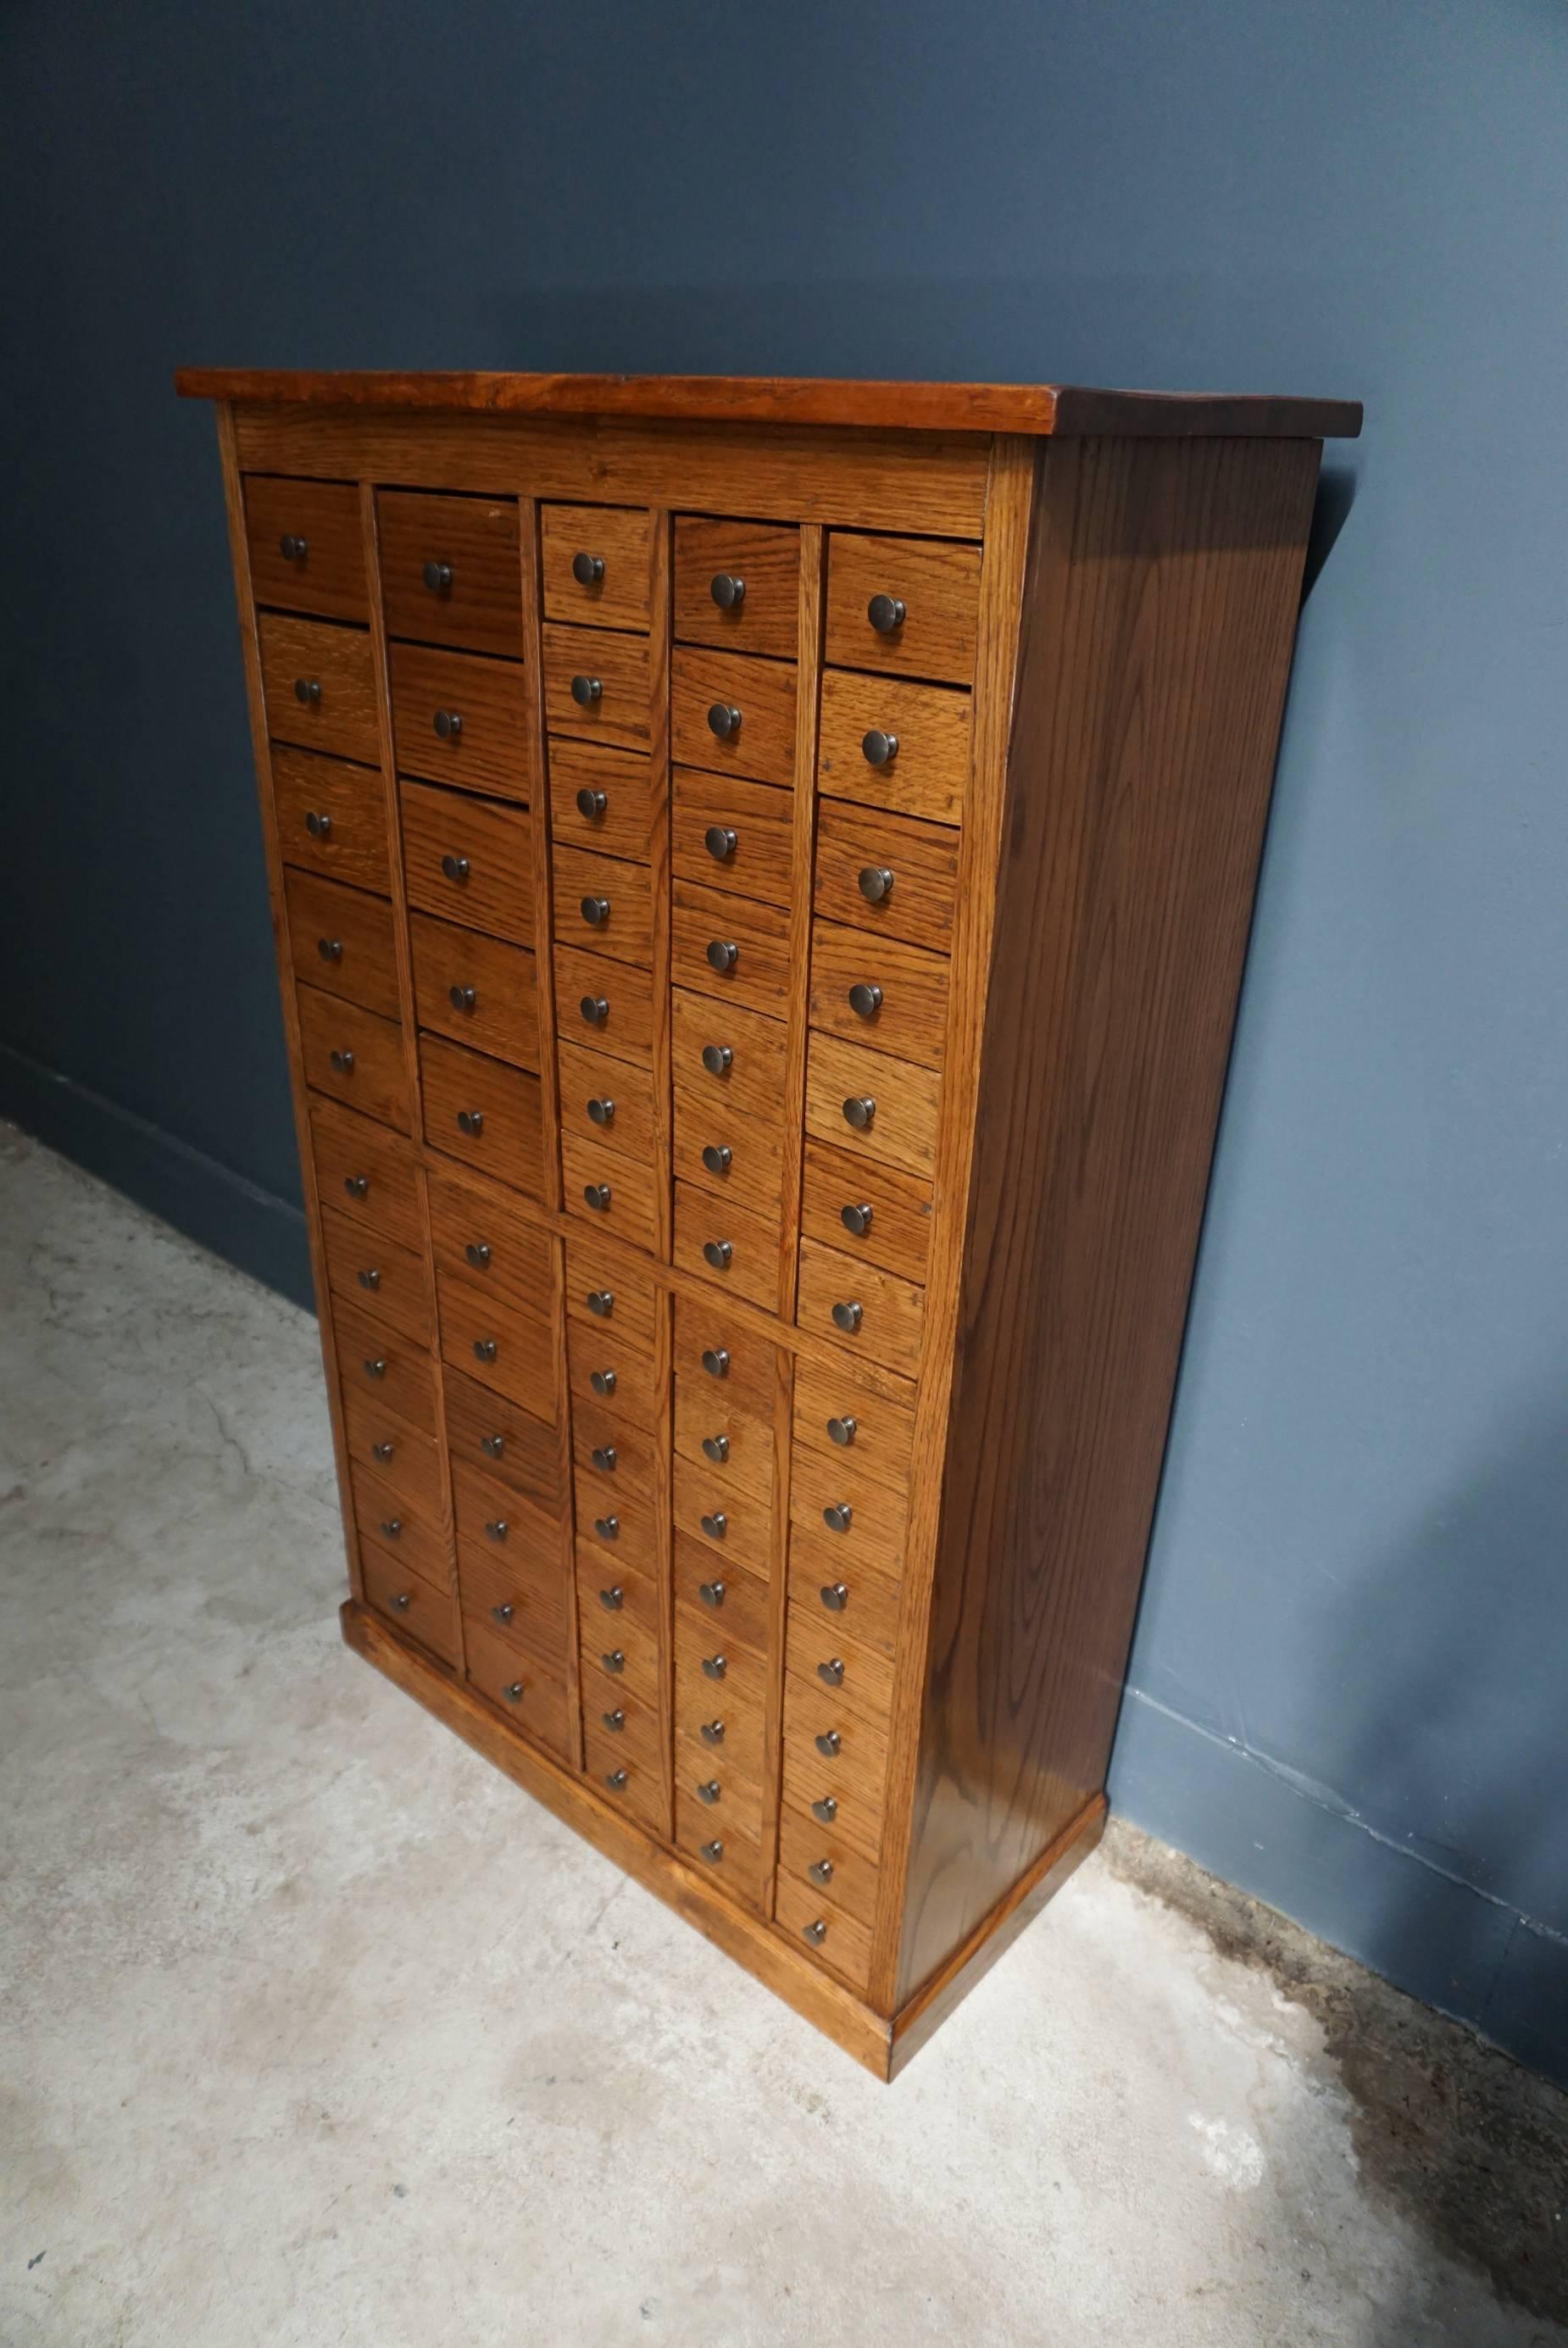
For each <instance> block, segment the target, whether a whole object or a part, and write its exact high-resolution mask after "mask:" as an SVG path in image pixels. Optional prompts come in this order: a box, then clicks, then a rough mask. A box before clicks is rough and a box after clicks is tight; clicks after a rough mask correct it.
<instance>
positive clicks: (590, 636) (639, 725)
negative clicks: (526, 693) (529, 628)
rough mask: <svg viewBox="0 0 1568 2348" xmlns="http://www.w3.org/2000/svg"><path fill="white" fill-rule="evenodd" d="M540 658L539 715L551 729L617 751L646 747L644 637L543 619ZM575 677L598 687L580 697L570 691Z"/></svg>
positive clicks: (647, 694) (647, 690)
mask: <svg viewBox="0 0 1568 2348" xmlns="http://www.w3.org/2000/svg"><path fill="white" fill-rule="evenodd" d="M542 658H543V664H544V665H543V675H544V718H545V723H546V725H547V726H548V727H549V729H550V731H551V733H552V734H566V735H571V736H573V737H575V738H576V739H577V740H579V741H583V742H607V743H608V744H609V745H610V747H611V748H612V749H617V750H645V749H646V748H647V747H648V710H649V705H650V702H651V697H652V695H651V689H650V685H649V678H648V639H647V637H646V636H640V635H637V636H632V635H618V634H616V633H614V631H613V630H612V629H609V628H583V627H577V628H573V627H568V626H566V625H565V624H564V623H562V621H560V620H547V621H546V622H545V623H544V650H543V654H542ZM579 676H580V677H583V678H585V679H586V680H587V681H588V683H589V685H597V686H598V688H599V690H598V693H597V695H596V696H595V697H594V699H593V700H592V701H591V702H580V701H579V700H578V699H577V698H576V696H575V695H573V690H572V685H573V678H574V677H579Z"/></svg>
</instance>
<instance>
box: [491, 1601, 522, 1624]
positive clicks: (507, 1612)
mask: <svg viewBox="0 0 1568 2348" xmlns="http://www.w3.org/2000/svg"><path fill="white" fill-rule="evenodd" d="M490 1612H491V1613H492V1614H493V1615H494V1616H495V1619H496V1621H497V1622H511V1618H512V1616H513V1615H514V1614H515V1613H516V1612H517V1609H516V1607H515V1606H513V1604H512V1602H511V1599H510V1598H509V1599H508V1600H507V1601H506V1603H505V1605H504V1606H492V1607H491V1608H490Z"/></svg>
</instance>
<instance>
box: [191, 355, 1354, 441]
mask: <svg viewBox="0 0 1568 2348" xmlns="http://www.w3.org/2000/svg"><path fill="white" fill-rule="evenodd" d="M174 380H175V387H176V389H177V390H178V391H179V392H180V393H181V396H183V397H184V398H186V399H222V400H233V401H238V402H242V403H246V404H260V405H266V406H274V407H275V406H285V407H338V408H342V407H364V408H386V407H397V408H422V409H436V410H447V411H452V410H459V411H463V410H466V411H469V412H471V413H474V414H478V415H485V416H563V417H566V416H572V417H591V416H607V417H648V418H652V419H657V418H663V419H665V420H666V421H678V422H683V423H715V424H721V423H727V424H819V425H827V426H837V427H866V428H869V429H872V430H880V431H887V430H900V429H902V430H906V431H921V432H1011V433H1021V434H1025V435H1030V436H1035V437H1039V438H1047V437H1051V436H1055V437H1056V438H1088V437H1093V438H1119V437H1127V438H1140V439H1145V438H1193V437H1202V436H1223V437H1226V438H1234V437H1250V438H1276V439H1295V440H1303V439H1305V440H1349V439H1354V438H1356V436H1357V433H1358V432H1359V431H1360V429H1361V406H1360V403H1359V401H1357V400H1353V399H1293V398H1284V397H1276V396H1272V395H1260V396H1247V395H1240V394H1235V395H1233V394H1231V393H1228V392H1221V393H1212V392H1203V393H1197V392H1191V393H1189V392H1163V391H1160V392H1156V391H1102V390H1096V389H1094V388H1093V387H1092V386H1086V385H1082V384H1050V383H1042V384H1013V383H856V382H846V381H844V380H842V379H841V378H838V377H833V376H730V375H713V376H702V375H502V374H480V373H442V374H425V375H418V374H400V373H397V372H391V371H388V372H387V373H381V374H370V373H360V372H352V373H345V374H330V373H325V374H324V373H317V372H313V371H311V370H309V369H300V368H292V367H181V369H180V370H179V372H178V373H177V375H176V376H175V378H174Z"/></svg>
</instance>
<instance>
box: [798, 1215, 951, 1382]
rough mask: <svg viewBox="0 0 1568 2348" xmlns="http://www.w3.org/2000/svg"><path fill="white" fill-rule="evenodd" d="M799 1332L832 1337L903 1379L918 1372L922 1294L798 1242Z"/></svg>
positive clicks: (814, 1243) (871, 1268)
mask: <svg viewBox="0 0 1568 2348" xmlns="http://www.w3.org/2000/svg"><path fill="white" fill-rule="evenodd" d="M795 1320H796V1324H797V1326H798V1327H799V1328H802V1329H815V1330H818V1331H820V1334H822V1335H823V1336H825V1337H836V1338H837V1339H838V1341H839V1343H840V1344H841V1345H844V1346H846V1347H849V1348H851V1349H852V1350H853V1351H854V1352H856V1353H861V1354H868V1355H869V1356H870V1358H871V1359H872V1361H873V1362H882V1363H883V1364H885V1365H886V1366H887V1368H889V1369H890V1370H897V1371H898V1373H899V1375H901V1376H903V1377H906V1378H913V1377H914V1376H915V1375H917V1374H918V1372H919V1369H920V1348H921V1339H922V1336H923V1333H924V1328H925V1291H924V1289H923V1288H916V1287H915V1286H914V1285H913V1282H910V1281H907V1280H899V1279H897V1278H895V1277H894V1275H893V1274H892V1272H883V1271H882V1269H881V1267H880V1265H877V1264H872V1263H857V1262H856V1261H855V1259H854V1258H853V1257H852V1256H848V1255H843V1254H841V1252H840V1251H839V1250H838V1249H837V1248H827V1247H824V1246H823V1245H822V1243H821V1241H820V1240H802V1241H801V1242H800V1279H799V1290H798V1293H797V1299H796V1311H795Z"/></svg>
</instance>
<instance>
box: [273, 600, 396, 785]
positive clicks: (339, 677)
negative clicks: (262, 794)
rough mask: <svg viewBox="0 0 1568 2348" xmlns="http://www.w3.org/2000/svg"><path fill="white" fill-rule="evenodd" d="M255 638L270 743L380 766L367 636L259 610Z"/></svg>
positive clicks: (373, 671)
mask: <svg viewBox="0 0 1568 2348" xmlns="http://www.w3.org/2000/svg"><path fill="white" fill-rule="evenodd" d="M256 633H257V638H258V640H259V644H260V647H261V659H262V691H263V696H264V698H265V701H266V705H267V731H268V733H269V734H270V735H271V736H272V737H273V740H274V741H275V742H295V743H297V744H298V745H299V746H300V747H301V748H302V749H304V750H325V751H328V752H331V753H333V754H334V755H335V756H336V757H340V758H359V759H362V760H363V761H364V763H365V764H366V766H371V767H376V766H379V765H380V762H381V731H380V727H379V726H378V725H377V696H376V667H375V664H374V662H373V661H372V659H371V654H370V638H369V635H368V634H367V633H366V630H365V629H363V628H342V627H335V626H334V625H333V624H332V623H330V622H329V621H325V620H294V619H288V618H285V617H284V614H283V613H280V612H263V613H262V615H261V618H260V619H259V620H258V622H257V623H256Z"/></svg>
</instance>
